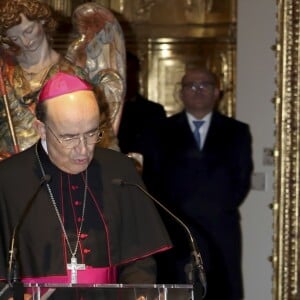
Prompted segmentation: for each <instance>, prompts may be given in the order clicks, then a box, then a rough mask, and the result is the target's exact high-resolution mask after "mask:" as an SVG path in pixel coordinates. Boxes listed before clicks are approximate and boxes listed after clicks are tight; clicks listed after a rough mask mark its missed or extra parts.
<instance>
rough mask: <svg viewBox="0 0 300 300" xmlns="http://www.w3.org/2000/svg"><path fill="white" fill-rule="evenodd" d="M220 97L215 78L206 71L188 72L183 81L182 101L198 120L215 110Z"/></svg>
mask: <svg viewBox="0 0 300 300" xmlns="http://www.w3.org/2000/svg"><path fill="white" fill-rule="evenodd" d="M218 97H219V89H218V88H217V86H216V83H215V81H214V78H213V77H212V76H211V75H210V74H209V73H207V72H205V71H204V70H201V69H199V70H197V69H196V70H188V71H187V72H186V74H185V76H184V77H183V79H182V88H181V100H182V102H183V104H184V106H185V109H186V110H187V111H188V112H189V113H191V114H192V115H194V116H195V117H197V118H202V117H203V116H205V115H206V114H208V113H209V112H210V111H212V110H213V108H214V106H215V104H216V101H217V99H218Z"/></svg>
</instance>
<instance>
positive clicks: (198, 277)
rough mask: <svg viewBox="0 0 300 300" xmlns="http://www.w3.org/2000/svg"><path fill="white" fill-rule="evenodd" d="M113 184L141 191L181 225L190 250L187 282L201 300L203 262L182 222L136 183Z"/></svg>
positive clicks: (197, 299) (203, 278)
mask: <svg viewBox="0 0 300 300" xmlns="http://www.w3.org/2000/svg"><path fill="white" fill-rule="evenodd" d="M113 184H115V185H120V186H124V185H129V186H134V187H136V188H138V189H139V190H141V191H142V192H143V193H144V194H146V195H147V196H148V197H149V198H150V199H152V200H153V201H154V202H155V203H156V204H157V205H159V206H160V207H161V208H162V209H163V210H164V211H166V212H167V213H168V214H169V215H171V216H172V217H173V218H174V219H175V220H176V221H177V222H178V223H180V224H181V226H182V227H183V228H184V229H185V231H186V232H187V234H188V236H189V241H190V246H191V249H192V252H191V270H189V271H190V276H188V281H189V283H191V284H192V285H193V287H194V296H195V299H196V300H202V299H204V297H205V295H206V288H207V283H206V276H205V271H204V267H203V261H202V257H201V253H200V251H199V249H198V246H197V243H196V241H195V239H194V237H193V235H192V233H191V231H190V229H189V228H188V226H187V225H185V223H184V222H183V221H181V219H180V218H178V217H177V216H176V215H174V214H173V213H172V212H171V211H170V210H169V209H168V208H167V207H166V206H164V205H163V204H162V203H160V201H158V200H157V199H156V198H154V197H153V196H152V195H151V194H150V193H149V192H148V191H147V190H146V189H144V188H143V187H142V186H140V185H139V184H137V183H130V182H126V181H124V180H122V179H113Z"/></svg>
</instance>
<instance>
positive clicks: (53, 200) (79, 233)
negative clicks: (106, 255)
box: [35, 144, 88, 257]
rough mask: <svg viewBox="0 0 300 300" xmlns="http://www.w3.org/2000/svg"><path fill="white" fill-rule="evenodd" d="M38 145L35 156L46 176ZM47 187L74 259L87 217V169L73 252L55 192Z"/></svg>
mask: <svg viewBox="0 0 300 300" xmlns="http://www.w3.org/2000/svg"><path fill="white" fill-rule="evenodd" d="M37 145H38V144H36V146H35V154H36V157H37V160H38V163H39V166H40V169H41V172H42V175H43V176H45V175H46V173H45V170H44V167H43V164H42V162H41V159H40V156H39V153H38V149H37ZM46 186H47V190H48V193H49V197H50V200H51V203H52V205H53V208H54V210H55V213H56V216H57V219H58V221H59V223H60V226H61V229H62V231H63V234H64V237H65V239H66V242H67V245H68V249H69V251H70V254H71V256H72V257H76V254H77V251H78V247H79V241H80V235H81V232H82V227H83V221H84V215H85V206H86V198H87V187H88V171H87V169H86V170H85V179H84V195H83V203H82V214H81V222H80V226H79V231H78V235H77V240H76V244H75V249H74V250H72V247H71V243H70V240H69V237H68V235H67V232H66V229H65V226H64V223H63V221H62V218H61V215H60V213H59V210H58V207H57V204H56V201H55V199H54V196H53V192H52V190H51V187H50V185H49V183H46Z"/></svg>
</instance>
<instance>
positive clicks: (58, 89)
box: [38, 72, 93, 103]
mask: <svg viewBox="0 0 300 300" xmlns="http://www.w3.org/2000/svg"><path fill="white" fill-rule="evenodd" d="M91 90H93V87H92V86H91V85H90V84H89V83H88V82H86V81H85V80H83V79H81V78H80V77H78V76H76V75H72V74H67V73H62V72H58V73H56V74H55V75H53V76H52V77H51V78H50V79H49V80H48V81H47V82H46V83H45V85H44V86H43V87H42V89H41V91H40V94H39V97H38V103H41V102H44V101H46V100H49V99H51V98H54V97H58V96H61V95H65V94H69V93H73V92H78V91H91Z"/></svg>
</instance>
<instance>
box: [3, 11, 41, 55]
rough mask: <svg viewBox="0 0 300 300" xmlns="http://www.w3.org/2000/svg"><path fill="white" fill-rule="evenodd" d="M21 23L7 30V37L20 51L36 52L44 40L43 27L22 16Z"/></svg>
mask: <svg viewBox="0 0 300 300" xmlns="http://www.w3.org/2000/svg"><path fill="white" fill-rule="evenodd" d="M20 16H21V19H22V21H21V23H20V24H18V25H15V26H13V27H11V28H9V29H8V30H7V32H6V35H7V37H8V38H9V39H10V40H11V41H12V42H13V43H14V44H16V45H17V46H19V47H20V49H21V50H22V51H25V52H26V51H27V52H31V51H36V50H37V49H39V47H40V46H41V45H42V42H43V41H44V40H45V39H46V35H45V32H44V29H43V25H42V23H41V22H38V21H30V20H28V19H27V18H26V17H25V16H24V15H23V14H20Z"/></svg>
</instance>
